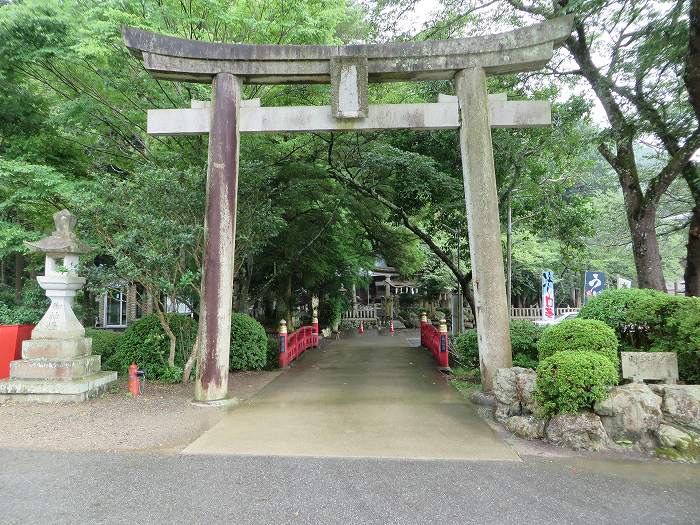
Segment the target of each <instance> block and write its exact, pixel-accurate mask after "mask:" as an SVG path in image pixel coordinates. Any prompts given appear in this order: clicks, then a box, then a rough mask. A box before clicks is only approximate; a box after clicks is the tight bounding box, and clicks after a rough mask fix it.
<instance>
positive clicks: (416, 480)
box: [0, 429, 700, 525]
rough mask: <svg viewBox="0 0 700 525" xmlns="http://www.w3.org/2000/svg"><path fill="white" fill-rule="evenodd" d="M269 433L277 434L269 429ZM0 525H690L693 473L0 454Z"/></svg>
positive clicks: (694, 512) (677, 468) (589, 466)
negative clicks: (510, 524)
mask: <svg viewBox="0 0 700 525" xmlns="http://www.w3.org/2000/svg"><path fill="white" fill-rule="evenodd" d="M272 430H273V429H272ZM0 465H2V467H0V490H1V491H2V505H0V523H2V524H3V525H14V524H22V525H27V524H45V523H51V524H64V523H66V524H74V523H109V524H117V523H125V524H135V523H139V524H140V523H144V524H145V523H149V524H150V523H158V524H159V523H168V524H173V523H187V524H192V523H207V524H213V523H233V524H236V525H244V524H260V525H267V524H272V523H275V524H278V523H279V524H282V523H284V524H287V523H289V524H309V525H312V524H313V525H318V524H339V525H354V524H358V525H360V524H362V525H365V524H377V525H380V524H389V523H396V524H401V525H411V524H416V525H418V524H421V525H423V524H426V523H438V524H441V525H445V524H455V525H457V524H459V525H463V524H465V523H475V524H504V523H518V524H530V523H537V524H549V523H577V524H578V523H581V524H591V523H596V524H598V523H606V524H607V523H611V524H616V525H618V524H647V523H650V524H691V523H698V521H699V519H700V500H698V494H700V468H698V466H697V465H694V466H689V465H675V464H668V463H661V462H658V461H652V462H649V463H645V462H638V461H637V462H630V461H596V460H584V459H572V458H568V459H543V458H533V457H524V458H523V461H522V462H520V461H415V460H406V459H403V460H395V459H361V458H354V459H352V458H345V459H344V458H309V457H262V456H183V455H180V454H177V455H162V454H150V453H149V454H140V453H133V452H129V453H126V452H121V453H106V452H54V451H52V452H34V451H28V450H8V449H0Z"/></svg>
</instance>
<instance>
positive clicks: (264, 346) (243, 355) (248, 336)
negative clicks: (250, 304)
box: [229, 312, 268, 370]
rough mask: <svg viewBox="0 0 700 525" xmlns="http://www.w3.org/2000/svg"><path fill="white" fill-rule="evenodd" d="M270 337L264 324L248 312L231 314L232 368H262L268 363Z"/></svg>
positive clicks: (230, 354) (230, 355)
mask: <svg viewBox="0 0 700 525" xmlns="http://www.w3.org/2000/svg"><path fill="white" fill-rule="evenodd" d="M267 340H268V337H267V334H266V333H265V329H264V328H263V326H262V325H261V324H260V323H259V322H258V321H256V320H255V319H253V318H252V317H251V316H249V315H247V314H240V313H236V312H234V313H233V314H232V315H231V350H230V353H229V365H230V368H231V370H261V369H262V368H264V367H265V365H266V364H267V359H268V357H267V355H268V342H267Z"/></svg>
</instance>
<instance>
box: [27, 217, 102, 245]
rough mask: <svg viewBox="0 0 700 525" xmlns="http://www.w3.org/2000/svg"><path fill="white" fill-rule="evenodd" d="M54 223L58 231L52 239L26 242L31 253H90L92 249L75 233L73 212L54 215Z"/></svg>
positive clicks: (46, 238) (53, 234)
mask: <svg viewBox="0 0 700 525" xmlns="http://www.w3.org/2000/svg"><path fill="white" fill-rule="evenodd" d="M53 222H54V224H55V226H56V231H54V232H53V233H52V234H51V236H50V237H45V238H43V239H41V240H40V241H35V242H25V243H24V244H25V245H26V246H27V247H28V248H29V249H30V250H31V251H33V252H40V253H62V254H81V253H88V252H89V251H90V247H89V246H88V245H87V244H85V243H84V242H83V241H81V240H80V239H78V238H77V237H76V235H75V232H74V231H73V230H74V229H75V224H76V220H75V217H74V216H73V214H72V213H71V212H69V211H68V210H61V211H59V212H56V213H54V215H53Z"/></svg>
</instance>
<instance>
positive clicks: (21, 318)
mask: <svg viewBox="0 0 700 525" xmlns="http://www.w3.org/2000/svg"><path fill="white" fill-rule="evenodd" d="M6 299H7V304H4V303H0V324H37V323H38V322H39V321H40V320H41V318H42V317H43V316H44V314H45V313H46V310H47V308H48V307H49V303H50V301H49V299H48V298H47V297H46V295H45V294H44V290H42V289H41V288H40V287H39V284H38V283H37V282H36V281H31V282H27V283H26V284H25V285H24V287H23V288H22V297H21V301H20V303H19V304H15V303H14V293H13V295H12V296H11V297H6Z"/></svg>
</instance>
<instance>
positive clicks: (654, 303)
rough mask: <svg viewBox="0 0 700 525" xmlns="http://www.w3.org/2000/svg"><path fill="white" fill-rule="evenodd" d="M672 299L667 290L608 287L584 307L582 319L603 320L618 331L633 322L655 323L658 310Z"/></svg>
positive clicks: (641, 323)
mask: <svg viewBox="0 0 700 525" xmlns="http://www.w3.org/2000/svg"><path fill="white" fill-rule="evenodd" d="M669 300H672V297H671V296H669V295H666V294H665V293H663V292H658V291H656V290H648V289H644V288H622V289H619V290H606V291H604V292H603V293H601V294H600V295H597V296H596V297H594V298H593V299H591V300H590V301H589V302H588V304H586V305H585V306H584V307H583V308H581V311H580V312H579V314H578V319H596V320H598V321H603V322H604V323H605V324H607V325H608V326H610V327H611V328H613V329H614V330H616V331H618V333H619V332H621V331H622V329H623V328H624V327H625V326H626V325H630V324H637V325H649V326H655V325H656V324H657V323H658V322H659V319H658V310H659V309H660V308H661V307H662V306H663V305H664V304H665V303H667V302H668V301H669Z"/></svg>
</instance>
